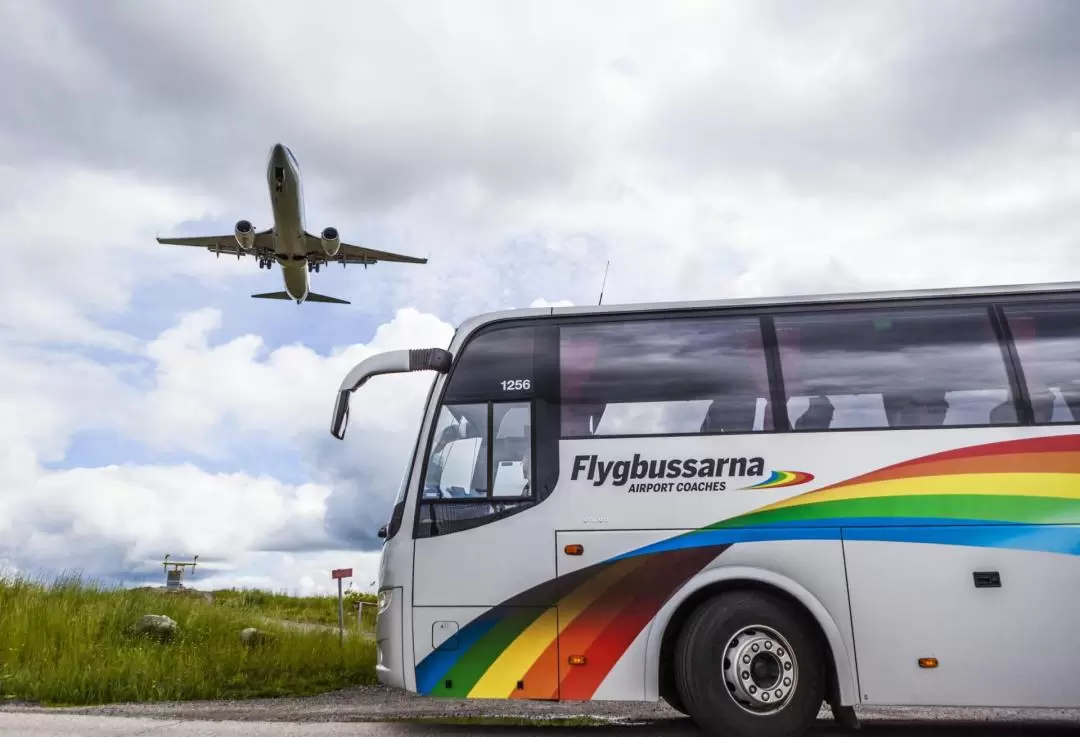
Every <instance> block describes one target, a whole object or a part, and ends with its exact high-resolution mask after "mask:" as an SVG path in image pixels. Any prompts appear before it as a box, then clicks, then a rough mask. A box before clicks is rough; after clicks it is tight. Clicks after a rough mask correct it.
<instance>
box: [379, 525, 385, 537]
mask: <svg viewBox="0 0 1080 737" xmlns="http://www.w3.org/2000/svg"><path fill="white" fill-rule="evenodd" d="M379 537H380V538H382V539H386V525H383V526H382V527H380V528H379Z"/></svg>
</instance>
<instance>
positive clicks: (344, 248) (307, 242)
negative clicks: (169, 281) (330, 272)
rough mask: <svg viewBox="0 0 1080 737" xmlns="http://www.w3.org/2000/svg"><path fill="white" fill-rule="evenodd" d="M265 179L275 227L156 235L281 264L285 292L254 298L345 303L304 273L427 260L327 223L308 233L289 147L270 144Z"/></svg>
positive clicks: (245, 225)
mask: <svg viewBox="0 0 1080 737" xmlns="http://www.w3.org/2000/svg"><path fill="white" fill-rule="evenodd" d="M266 180H267V184H268V185H269V188H270V206H271V209H272V212H273V216H274V224H273V227H270V228H267V229H266V230H260V231H256V230H255V228H254V226H253V225H252V224H251V222H250V221H249V220H238V221H237V223H236V226H235V227H234V229H233V234H232V235H211V236H194V237H187V238H158V239H157V242H158V243H164V244H168V245H177V246H195V247H198V248H206V249H208V250H210V251H212V252H214V253H216V254H217V255H218V256H219V257H220V255H221V254H222V253H226V254H235V255H236V258H237V259H239V258H240V257H241V256H243V255H244V254H249V255H252V256H254V257H255V258H256V259H257V260H258V263H259V268H260V269H270V268H273V265H274V262H277V264H278V265H279V266H281V275H282V278H283V279H284V281H285V291H284V292H267V293H266V294H253V295H251V296H252V297H254V298H256V299H283V300H290V299H291V300H295V301H296V303H297V304H300V303H302V302H333V303H336V304H349V302H348V301H347V300H344V299H338V298H337V297H327V296H326V295H323V294H315V293H314V292H311V291H309V289H308V274H309V273H310V272H313V271H314V272H318V271H319V268H320V267H321V266H322V265H323V264H326V263H328V262H330V261H337V262H340V263H341V265H342V266H343V267H344V266H345V265H346V264H363V265H364V267H365V268H366V267H367V266H368V265H369V264H374V263H377V262H379V261H396V262H400V263H408V264H426V263H427V259H426V258H416V257H415V256H403V255H401V254H399V253H390V252H387V251H376V250H375V249H373V248H364V247H362V246H353V245H349V244H348V243H342V242H341V238H340V237H339V235H338V231H337V228H333V227H330V226H327V227H325V228H323V229H322V232H320V233H319V235H312V234H311V233H309V232H308V231H307V230H306V229H305V228H306V226H305V223H304V186H303V181H302V178H301V176H300V165H299V164H297V162H296V157H295V156H293V152H292V151H290V150H289V147H288V146H285V145H283V144H281V143H277V144H274V146H273V147H272V148H271V149H270V158H269V161H268V162H267V165H266Z"/></svg>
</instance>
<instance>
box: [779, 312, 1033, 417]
mask: <svg viewBox="0 0 1080 737" xmlns="http://www.w3.org/2000/svg"><path fill="white" fill-rule="evenodd" d="M776 334H777V342H778V346H779V350H780V364H781V371H782V373H783V377H784V389H785V392H786V396H787V398H788V416H789V418H790V421H791V426H792V429H794V430H832V429H841V428H850V429H856V428H862V429H879V428H881V429H883V428H918V427H942V426H982V425H989V424H991V421H992V420H991V412H992V411H994V410H995V408H997V407H999V406H1001V405H1002V404H1005V405H1011V404H1012V403H1013V401H1014V397H1013V396H1012V392H1011V390H1010V388H1009V377H1008V373H1007V371H1006V367H1005V359H1004V356H1003V354H1002V350H1001V346H1000V343H999V342H998V340H997V336H996V334H995V332H994V330H993V323H992V322H991V319H990V315H989V312H988V310H987V309H985V308H981V307H908V308H897V309H881V308H867V309H846V310H840V311H822V312H820V313H817V314H795V315H779V316H777V317H776Z"/></svg>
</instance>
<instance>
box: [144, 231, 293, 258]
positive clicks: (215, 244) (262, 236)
mask: <svg viewBox="0 0 1080 737" xmlns="http://www.w3.org/2000/svg"><path fill="white" fill-rule="evenodd" d="M271 230H272V228H267V229H266V230H261V231H259V232H257V233H256V234H255V243H254V246H253V247H252V249H251V250H250V251H245V250H244V249H243V248H241V247H240V244H239V243H237V242H236V238H235V236H233V235H232V234H231V233H230V234H229V235H196V236H189V237H183V238H158V239H157V242H158V243H161V244H164V245H168V246H194V247H195V248H205V249H207V250H208V251H212V252H214V253H219V252H220V253H227V254H229V255H231V256H235V255H236V254H237V253H240V254H241V255H244V254H250V255H255V254H257V253H260V252H262V251H265V250H267V249H270V248H272V247H273V244H272V243H271V242H270V237H269V236H270V232H271Z"/></svg>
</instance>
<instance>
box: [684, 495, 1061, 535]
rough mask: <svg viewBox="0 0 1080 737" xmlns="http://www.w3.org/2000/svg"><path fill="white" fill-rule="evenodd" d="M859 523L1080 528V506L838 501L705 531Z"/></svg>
mask: <svg viewBox="0 0 1080 737" xmlns="http://www.w3.org/2000/svg"><path fill="white" fill-rule="evenodd" d="M860 517H862V518H865V517H923V518H940V519H978V520H987V521H998V522H1019V523H1027V524H1046V523H1051V522H1056V523H1076V522H1080V500H1076V499H1063V498H1060V497H1042V496H1001V495H993V494H932V495H910V496H907V495H905V496H883V497H867V498H863V499H839V500H833V501H828V502H818V503H814V504H803V505H799V506H796V507H784V508H782V509H771V510H766V511H763V512H752V513H750V514H746V515H743V516H741V517H733V518H732V519H729V520H724V521H722V522H717V523H714V524H712V525H709V526H708V527H706V528H705V529H707V530H708V529H721V528H725V527H745V526H748V525H763V524H771V523H776V522H796V521H798V522H803V521H806V522H809V521H813V520H823V519H841V520H842V519H852V518H860Z"/></svg>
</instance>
